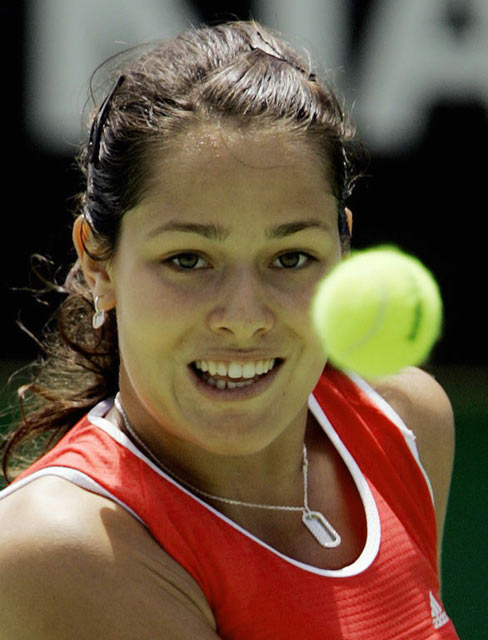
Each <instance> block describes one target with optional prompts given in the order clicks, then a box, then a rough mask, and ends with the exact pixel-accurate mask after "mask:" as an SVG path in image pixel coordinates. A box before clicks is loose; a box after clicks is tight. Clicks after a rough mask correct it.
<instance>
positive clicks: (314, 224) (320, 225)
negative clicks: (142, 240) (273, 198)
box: [148, 218, 330, 242]
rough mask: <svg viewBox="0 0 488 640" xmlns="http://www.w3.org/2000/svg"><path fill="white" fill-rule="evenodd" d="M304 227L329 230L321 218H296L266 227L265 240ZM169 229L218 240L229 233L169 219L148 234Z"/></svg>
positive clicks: (152, 235) (164, 231)
mask: <svg viewBox="0 0 488 640" xmlns="http://www.w3.org/2000/svg"><path fill="white" fill-rule="evenodd" d="M305 229H319V230H322V231H327V232H328V231H330V226H329V225H328V224H327V223H325V222H324V221H323V220H318V219H315V218H312V219H309V220H297V221H296V222H286V223H284V224H279V225H276V226H271V227H267V228H266V230H265V236H266V239H267V240H275V239H279V238H286V237H287V236H290V235H292V234H294V233H298V232H299V231H303V230H305ZM169 231H178V232H183V233H196V234H198V235H201V236H203V237H204V238H208V239H209V240H218V241H219V242H223V241H224V240H225V239H226V238H228V237H229V235H230V233H231V230H230V229H229V228H226V227H223V226H222V225H215V224H200V223H194V222H178V221H177V220H171V221H170V222H167V223H166V224H164V225H160V226H158V227H156V228H155V229H153V230H152V231H150V232H149V234H148V235H149V236H150V237H151V238H152V237H154V236H157V235H159V234H161V233H167V232H169Z"/></svg>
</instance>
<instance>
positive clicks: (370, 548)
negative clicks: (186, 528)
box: [88, 395, 381, 578]
mask: <svg viewBox="0 0 488 640" xmlns="http://www.w3.org/2000/svg"><path fill="white" fill-rule="evenodd" d="M106 402H107V401H104V403H106ZM110 406H111V404H110V405H107V404H105V405H104V412H106V411H108V409H109V408H110ZM309 407H310V410H311V411H312V412H313V413H314V415H315V417H316V418H317V420H318V422H319V424H321V425H322V427H323V428H324V431H325V432H326V433H327V434H328V435H329V437H330V438H331V440H332V441H333V443H334V445H335V446H336V448H337V450H338V452H339V454H340V455H341V457H342V458H343V460H344V463H345V464H346V466H347V467H348V469H349V471H350V473H351V475H352V477H353V480H354V482H355V483H356V486H357V489H358V492H359V495H360V497H361V499H362V501H363V506H364V510H365V514H366V522H367V539H366V544H365V546H364V548H363V551H362V552H361V554H360V556H359V557H358V558H357V559H356V560H355V561H354V562H353V563H352V564H350V565H349V566H346V567H343V568H341V569H320V568H319V567H314V566H312V565H308V564H305V563H303V562H299V561H298V560H295V559H293V558H290V557H288V556H286V555H284V554H283V553H280V552H279V551H277V550H276V549H274V548H273V547H271V546H270V545H268V544H266V543H265V542H263V541H262V540H260V539H259V538H257V537H256V536H254V535H253V534H252V533H250V532H249V531H247V530H246V529H244V528H243V527H241V526H240V525H238V524H237V523H236V522H234V521H233V520H231V519H230V518H228V517H227V516H225V515H223V514H222V513H220V511H217V510H216V509H214V508H213V507H212V506H210V505H209V504H207V503H206V502H204V501H203V500H201V499H200V498H199V497H198V496H195V495H194V494H193V493H191V492H190V491H188V490H187V489H186V488H185V487H183V486H182V485H180V484H178V482H176V480H174V479H173V478H172V477H171V476H169V475H168V474H167V473H165V472H164V471H162V470H161V469H160V468H159V467H158V466H156V465H155V464H154V463H153V462H152V461H151V460H150V459H149V458H148V457H147V456H146V455H145V454H144V453H143V452H142V451H140V450H139V449H138V448H137V447H136V446H135V444H134V443H133V442H132V440H130V439H129V438H128V437H127V436H126V435H125V434H124V433H123V432H122V431H120V429H118V428H117V427H116V426H115V425H114V424H112V423H111V422H110V421H109V420H107V419H105V418H103V417H101V414H102V411H101V409H100V405H97V406H96V407H95V408H94V409H93V410H92V411H91V412H90V413H89V414H88V418H89V420H90V422H91V423H92V424H94V425H95V426H97V427H99V428H100V429H102V430H103V431H105V433H107V435H109V436H110V437H111V438H113V439H114V440H116V441H117V442H118V443H119V444H120V445H122V446H123V447H125V448H126V449H128V450H129V451H130V452H131V453H133V454H134V455H135V456H137V457H138V458H139V459H140V460H142V461H143V462H145V463H146V464H147V465H148V466H149V467H151V469H153V471H155V472H156V473H157V474H158V475H160V476H161V477H163V478H165V479H166V480H167V481H168V482H170V483H171V484H172V485H174V486H175V487H177V488H178V489H179V490H180V491H182V492H183V493H185V494H186V495H188V496H189V497H190V498H191V499H192V500H195V501H196V502H198V503H199V504H201V505H202V506H203V507H204V508H205V509H207V510H208V511H210V512H212V513H213V514H215V515H216V516H217V517H218V518H219V519H220V520H222V521H224V522H225V523H227V524H228V525H229V526H231V527H233V528H234V529H236V530H237V531H240V533H242V534H243V535H245V536H246V537H247V538H250V539H251V540H253V541H254V542H255V543H257V544H259V545H260V546H261V547H264V548H265V549H267V550H268V551H270V552H271V553H273V554H275V555H277V556H279V557H280V558H282V559H283V560H285V561H286V562H288V563H290V564H292V565H294V566H296V567H298V568H299V569H302V570H303V571H307V572H309V573H315V574H318V575H321V576H328V577H332V578H348V577H350V576H354V575H358V574H359V573H361V572H363V571H364V570H365V569H367V568H368V567H369V566H370V565H371V563H372V562H373V561H374V559H375V557H376V555H377V553H378V550H379V545H380V539H381V525H380V518H379V513H378V509H377V507H376V503H375V501H374V498H373V495H372V493H371V490H370V488H369V486H368V483H367V481H366V479H365V478H364V476H363V474H362V473H361V470H360V469H359V467H358V465H357V464H356V462H355V461H354V459H353V458H352V456H351V454H350V453H349V452H348V451H347V449H346V447H345V446H344V444H343V443H342V441H341V439H340V438H339V436H338V435H337V434H336V432H335V430H334V428H333V427H332V425H331V423H330V421H329V420H328V419H327V417H326V416H325V414H324V412H323V411H322V409H321V408H320V405H319V404H318V402H317V400H316V399H315V398H314V397H313V396H312V395H311V396H310V398H309Z"/></svg>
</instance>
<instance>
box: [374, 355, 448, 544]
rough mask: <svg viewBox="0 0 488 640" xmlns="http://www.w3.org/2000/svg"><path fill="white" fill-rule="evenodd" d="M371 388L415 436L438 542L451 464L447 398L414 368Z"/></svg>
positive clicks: (431, 379)
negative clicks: (430, 493) (430, 490)
mask: <svg viewBox="0 0 488 640" xmlns="http://www.w3.org/2000/svg"><path fill="white" fill-rule="evenodd" d="M373 386H374V388H375V389H376V391H377V392H378V393H379V394H380V395H381V396H382V397H383V398H384V399H385V400H386V401H387V402H388V403H389V404H390V406H391V407H392V408H393V409H394V410H395V411H396V413H397V414H398V415H399V416H400V418H402V420H403V422H404V423H405V424H406V425H407V427H408V428H409V429H410V430H411V431H413V433H414V435H415V438H416V441H417V447H418V451H419V455H420V459H421V462H422V465H423V467H424V469H425V471H426V472H427V475H428V476H429V479H430V481H431V484H432V488H433V492H434V503H435V510H436V518H437V526H438V532H439V538H440V537H441V535H442V529H443V526H444V519H445V513H446V508H447V501H448V496H449V487H450V481H451V474H452V468H453V461H454V415H453V410H452V406H451V403H450V401H449V398H448V397H447V395H446V393H445V391H444V390H443V388H442V387H441V385H440V384H439V383H438V382H437V381H436V380H435V378H434V377H433V376H431V375H430V374H428V373H426V372H425V371H422V370H421V369H418V368H416V367H409V368H407V369H405V370H403V371H402V372H400V373H398V374H397V375H394V376H391V377H388V378H385V379H383V380H380V381H378V382H376V383H374V384H373Z"/></svg>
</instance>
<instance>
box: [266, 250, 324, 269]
mask: <svg viewBox="0 0 488 640" xmlns="http://www.w3.org/2000/svg"><path fill="white" fill-rule="evenodd" d="M276 261H279V262H280V266H281V267H282V268H284V269H301V268H302V267H304V266H306V265H307V264H309V263H310V262H311V261H315V258H313V257H312V256H311V255H309V254H308V253H305V252H304V251H288V252H287V253H282V254H281V255H280V256H278V257H277V258H276V259H275V260H274V261H273V264H274V263H275V262H276Z"/></svg>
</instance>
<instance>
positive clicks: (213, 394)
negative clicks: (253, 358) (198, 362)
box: [188, 359, 285, 401]
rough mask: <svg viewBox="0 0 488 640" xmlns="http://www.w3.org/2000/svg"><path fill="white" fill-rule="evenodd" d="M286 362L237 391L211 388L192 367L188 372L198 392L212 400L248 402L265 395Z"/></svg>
mask: <svg viewBox="0 0 488 640" xmlns="http://www.w3.org/2000/svg"><path fill="white" fill-rule="evenodd" d="M284 362H285V361H284V360H283V359H280V362H278V363H277V364H276V365H275V366H274V368H273V369H272V370H271V371H270V372H269V373H266V374H265V375H263V376H262V377H261V378H260V379H259V380H258V381H257V382H255V383H254V384H251V385H249V386H248V387H238V388H236V389H217V387H211V386H210V385H209V384H207V383H206V382H204V381H203V380H202V379H201V378H199V377H198V375H197V373H196V372H195V371H194V370H193V368H192V367H191V366H188V371H189V372H190V377H191V379H192V382H193V384H194V385H195V387H196V388H197V390H198V391H199V392H200V393H201V394H202V395H204V396H206V397H207V398H209V399H211V400H214V401H215V400H221V401H230V400H232V401H237V400H248V399H250V398H254V397H256V396H258V395H259V394H261V393H263V392H264V391H266V390H267V389H268V387H270V386H271V385H272V384H273V381H274V379H275V378H276V376H277V375H278V373H279V371H280V370H281V367H282V366H283V364H284Z"/></svg>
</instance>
